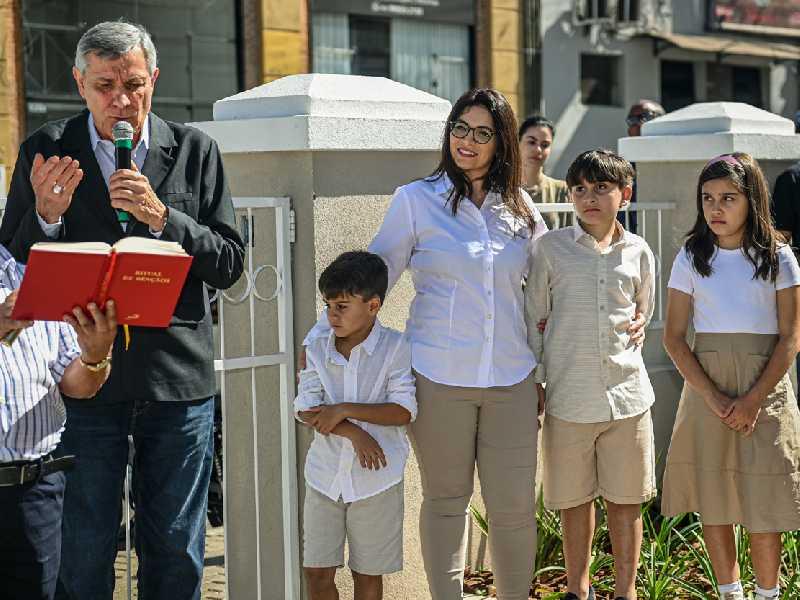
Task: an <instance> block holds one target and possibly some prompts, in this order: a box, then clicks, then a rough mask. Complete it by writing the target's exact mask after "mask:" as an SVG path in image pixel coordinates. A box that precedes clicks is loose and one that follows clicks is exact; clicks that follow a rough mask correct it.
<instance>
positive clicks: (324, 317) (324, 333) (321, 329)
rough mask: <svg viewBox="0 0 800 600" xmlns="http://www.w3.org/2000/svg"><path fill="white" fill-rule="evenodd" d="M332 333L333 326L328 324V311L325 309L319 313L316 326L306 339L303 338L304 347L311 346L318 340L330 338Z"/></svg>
mask: <svg viewBox="0 0 800 600" xmlns="http://www.w3.org/2000/svg"><path fill="white" fill-rule="evenodd" d="M330 332H331V324H330V323H329V322H328V311H326V310H325V309H323V310H322V312H321V313H319V317H318V318H317V322H316V323H314V326H313V327H312V328H311V329H310V330H309V331H308V333H307V334H306V337H304V338H303V346H309V345H310V344H311V342H313V341H314V340H316V339H317V338H321V337H328V334H329V333H330Z"/></svg>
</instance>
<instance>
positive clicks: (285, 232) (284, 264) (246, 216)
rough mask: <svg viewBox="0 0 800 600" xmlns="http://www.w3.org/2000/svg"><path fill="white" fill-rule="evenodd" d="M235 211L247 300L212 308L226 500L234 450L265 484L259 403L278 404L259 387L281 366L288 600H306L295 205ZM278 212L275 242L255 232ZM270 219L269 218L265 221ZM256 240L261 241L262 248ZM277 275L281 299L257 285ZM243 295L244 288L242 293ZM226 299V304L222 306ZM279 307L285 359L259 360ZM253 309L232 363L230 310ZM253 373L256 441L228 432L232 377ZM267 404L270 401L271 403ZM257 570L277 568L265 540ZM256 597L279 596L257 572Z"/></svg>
mask: <svg viewBox="0 0 800 600" xmlns="http://www.w3.org/2000/svg"><path fill="white" fill-rule="evenodd" d="M233 204H234V208H235V209H236V213H237V218H238V219H239V222H240V224H241V226H240V230H241V231H242V234H243V237H244V238H245V240H244V241H245V247H246V256H245V271H244V273H243V275H242V278H243V279H244V286H245V288H244V290H243V291H242V292H240V293H238V294H237V293H233V292H221V293H219V292H218V293H216V294H215V295H214V296H213V297H212V302H215V303H216V306H217V327H218V329H217V339H218V345H217V348H216V354H217V355H216V359H215V360H214V367H215V370H216V371H217V373H218V374H219V383H220V391H221V395H222V407H223V439H224V448H225V451H226V452H225V457H226V460H225V462H224V482H225V485H224V495H225V497H226V498H227V497H228V494H229V493H235V492H234V491H233V490H231V489H229V486H228V472H229V469H230V468H231V463H230V462H229V461H228V460H227V456H228V450H229V449H230V448H232V446H233V445H234V444H238V443H251V444H252V455H253V463H252V469H253V472H252V480H253V482H258V481H259V480H260V478H261V469H260V467H259V449H258V442H259V438H260V436H259V418H258V410H259V403H260V402H263V401H265V400H266V401H269V402H274V401H275V398H274V397H272V398H270V397H269V396H270V395H271V394H270V390H268V389H258V386H257V385H256V369H258V368H259V367H266V366H278V367H279V368H280V390H279V393H278V394H277V396H278V398H277V401H278V402H279V403H280V438H281V444H280V453H281V460H280V464H281V469H280V470H281V511H282V524H283V549H284V555H283V561H284V589H283V596H282V597H283V598H285V599H286V600H295V599H299V598H300V564H299V560H300V551H299V527H298V523H299V521H298V490H297V464H296V463H297V458H296V443H295V420H294V414H293V411H292V400H293V399H294V394H295V370H294V336H293V299H292V257H291V243H292V242H293V235H294V223H293V213H292V209H291V205H290V199H289V198H234V199H233ZM269 209H272V210H274V237H273V236H272V235H271V232H269V231H267V232H264V231H262V230H261V229H257V228H256V227H255V221H256V216H257V213H258V212H259V211H268V210H269ZM262 216H263V215H262ZM256 233H257V234H258V236H259V239H258V240H256ZM256 241H258V243H259V244H261V242H264V241H266V242H267V244H268V245H270V246H272V245H273V244H274V248H273V250H274V259H275V264H274V265H272V264H256V263H257V260H256V259H255V258H254V254H255V247H256ZM267 273H272V274H273V275H274V277H275V289H274V291H273V292H272V293H271V294H269V295H266V294H264V293H262V292H260V291H259V288H258V280H259V278H260V277H261V276H263V275H265V274H267ZM237 287H238V286H237ZM220 297H221V298H222V301H220ZM257 302H262V303H271V302H276V303H277V324H278V352H277V353H274V354H259V353H258V351H257V349H256V336H257V333H258V330H259V327H260V326H261V323H260V322H259V320H258V318H257V317H256V303H257ZM245 303H246V305H247V308H248V310H247V313H249V324H248V329H249V334H250V339H249V347H250V352H249V354H245V355H239V356H228V355H227V354H226V348H225V347H226V343H225V341H226V316H225V315H226V306H228V307H229V309H228V310H230V306H231V305H243V304H245ZM240 370H249V371H250V385H251V401H252V402H251V410H252V419H253V423H252V426H253V439H252V440H243V439H242V438H241V437H240V436H239V435H238V434H237V432H235V431H231V429H229V426H228V419H226V413H227V410H228V407H229V402H228V401H229V397H228V396H229V394H230V390H228V386H227V381H226V380H227V378H228V375H229V374H230V373H231V372H232V371H240ZM265 396H266V397H265ZM252 491H253V493H254V494H255V498H254V501H255V511H256V521H257V522H256V523H255V524H253V525H254V528H255V530H256V532H258V530H259V526H260V522H261V511H262V510H264V508H265V503H264V502H263V501H262V499H261V498H260V494H259V486H258V485H257V484H256V485H254V486H253V490H252ZM228 507H229V504H228V502H227V501H226V502H225V505H224V518H225V527H226V539H225V565H226V595H227V597H228V598H232V597H233V596H232V595H231V588H232V584H233V585H235V583H236V582H232V581H231V577H230V570H229V568H228V566H229V565H230V562H229V542H228V537H227V527H228V524H229V523H231V519H237V518H238V517H239V515H237V514H232V513H231V511H230V510H229V508H228ZM255 540H256V544H255V553H256V565H262V564H263V561H267V560H275V559H276V557H274V556H267V555H266V552H265V551H264V549H263V548H262V543H261V537H260V535H259V534H258V533H256V536H255ZM254 587H255V590H256V591H257V596H255V598H254V600H269V598H270V596H269V595H268V594H269V592H268V591H267V590H268V589H272V590H274V583H273V585H270V586H269V587H267V585H266V583H265V582H263V581H262V573H261V569H260V568H257V569H256V573H255V586H254Z"/></svg>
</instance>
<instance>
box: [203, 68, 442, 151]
mask: <svg viewBox="0 0 800 600" xmlns="http://www.w3.org/2000/svg"><path fill="white" fill-rule="evenodd" d="M450 108H451V105H450V102H448V101H447V100H444V99H443V98H439V97H437V96H434V95H432V94H429V93H427V92H423V91H421V90H418V89H416V88H413V87H411V86H408V85H405V84H402V83H398V82H396V81H392V80H391V79H386V78H384V77H362V76H356V75H325V74H318V73H312V74H307V75H290V76H288V77H283V78H281V79H278V80H276V81H273V82H271V83H267V84H264V85H260V86H258V87H256V88H253V89H251V90H247V91H244V92H241V93H239V94H236V95H234V96H231V97H229V98H223V99H222V100H218V101H217V102H215V103H214V121H213V122H204V123H195V124H194V125H195V126H196V127H198V128H199V129H202V130H203V131H205V132H206V133H208V134H209V135H211V136H212V137H213V138H215V139H216V140H217V142H218V143H219V145H220V148H221V149H222V151H223V152H259V151H291V150H436V149H438V148H439V147H440V146H441V141H442V132H443V128H444V121H445V120H446V119H447V115H448V114H449V112H450Z"/></svg>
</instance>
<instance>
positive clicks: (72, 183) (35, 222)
mask: <svg viewBox="0 0 800 600" xmlns="http://www.w3.org/2000/svg"><path fill="white" fill-rule="evenodd" d="M79 167H80V165H79V163H78V161H74V160H72V159H71V158H69V157H63V158H60V157H58V156H51V157H50V158H49V159H47V160H45V159H44V157H43V156H42V155H41V154H35V155H34V154H32V151H30V150H29V149H28V147H27V144H23V146H22V147H21V148H20V151H19V156H18V158H17V162H16V164H15V166H14V174H13V176H12V177H11V188H10V190H9V193H8V201H7V203H6V208H5V212H4V213H3V222H2V224H1V225H0V243H2V244H3V245H4V246H5V247H6V248H8V251H9V252H11V254H12V255H13V256H14V258H16V259H17V260H18V261H19V262H22V263H24V262H27V259H28V252H29V251H30V248H31V246H33V244H35V243H37V242H46V241H52V240H53V239H57V238H58V237H59V236H60V235H61V233H62V227H61V225H60V222H61V215H63V213H64V212H65V211H66V210H67V208H69V205H70V203H71V201H72V195H73V194H74V192H75V189H76V188H77V186H78V184H79V183H80V181H81V179H82V178H83V171H82V170H81V169H80V168H79ZM56 182H60V183H61V184H63V185H62V190H61V192H60V193H59V194H55V193H54V192H53V186H54V185H55V183H56Z"/></svg>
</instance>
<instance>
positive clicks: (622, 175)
mask: <svg viewBox="0 0 800 600" xmlns="http://www.w3.org/2000/svg"><path fill="white" fill-rule="evenodd" d="M635 175H636V173H635V172H634V170H633V165H632V164H631V163H629V162H628V161H627V160H625V159H624V158H622V157H621V156H620V155H619V154H616V153H614V152H612V151H611V150H605V149H603V148H599V149H597V150H588V151H586V152H582V153H581V154H579V155H578V157H577V158H576V159H575V160H573V161H572V164H571V165H570V166H569V169H567V185H568V186H569V187H574V186H576V185H580V183H581V181H588V182H589V183H597V182H598V181H608V182H609V183H616V184H617V185H618V186H619V187H621V188H622V187H625V186H626V185H632V184H633V178H634V176H635Z"/></svg>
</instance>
